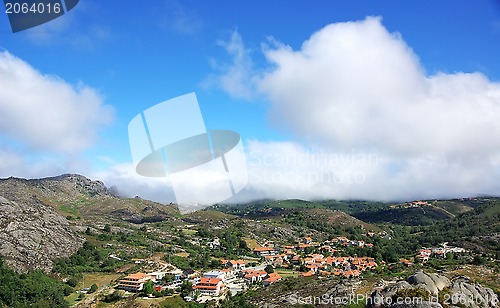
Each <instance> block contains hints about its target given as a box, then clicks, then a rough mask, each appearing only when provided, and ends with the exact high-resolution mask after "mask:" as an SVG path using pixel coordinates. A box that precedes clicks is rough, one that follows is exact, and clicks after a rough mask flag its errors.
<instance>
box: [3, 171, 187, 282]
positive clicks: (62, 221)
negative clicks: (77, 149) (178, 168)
mask: <svg viewBox="0 0 500 308" xmlns="http://www.w3.org/2000/svg"><path fill="white" fill-rule="evenodd" d="M178 215H179V213H178V211H177V209H176V208H175V206H173V205H162V204H159V203H155V202H151V201H147V200H143V199H140V198H134V199H124V198H120V197H117V196H115V195H113V194H112V193H111V192H110V191H109V190H108V189H107V188H106V186H105V185H104V184H103V183H102V182H100V181H92V180H90V179H87V178H85V177H83V176H81V175H74V174H66V175H61V176H57V177H51V178H45V179H35V180H26V179H18V178H12V177H11V178H8V179H1V180H0V254H1V255H2V256H4V258H5V263H6V264H7V265H9V266H10V267H12V268H13V269H15V270H16V271H19V272H25V271H27V270H33V269H42V270H44V271H49V270H50V269H51V268H52V266H53V263H54V260H56V259H59V258H63V257H69V256H71V255H72V254H74V253H75V252H76V251H77V250H78V249H79V248H80V247H81V246H82V244H83V242H84V238H83V236H82V235H81V234H79V233H78V231H80V232H81V231H82V230H85V229H86V228H88V227H89V226H92V228H98V227H99V226H104V225H107V224H119V223H120V222H124V223H126V222H129V223H136V224H137V223H143V222H154V221H165V220H176V219H177V218H175V216H178Z"/></svg>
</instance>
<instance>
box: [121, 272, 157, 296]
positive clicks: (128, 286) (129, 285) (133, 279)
mask: <svg viewBox="0 0 500 308" xmlns="http://www.w3.org/2000/svg"><path fill="white" fill-rule="evenodd" d="M148 280H151V276H150V275H148V274H144V273H135V274H130V275H128V276H126V277H124V278H123V279H120V281H119V283H118V286H117V288H118V289H122V290H126V291H134V292H137V291H141V290H142V287H143V286H144V283H145V282H146V281H148Z"/></svg>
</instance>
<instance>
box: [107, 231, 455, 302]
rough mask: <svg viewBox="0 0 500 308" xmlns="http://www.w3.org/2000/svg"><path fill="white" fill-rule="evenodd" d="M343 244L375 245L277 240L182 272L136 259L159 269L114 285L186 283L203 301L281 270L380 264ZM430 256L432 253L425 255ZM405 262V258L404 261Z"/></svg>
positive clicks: (136, 287) (297, 272)
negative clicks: (203, 267) (282, 242)
mask: <svg viewBox="0 0 500 308" xmlns="http://www.w3.org/2000/svg"><path fill="white" fill-rule="evenodd" d="M365 236H366V237H367V240H369V239H370V238H373V237H376V236H382V237H387V234H386V233H385V232H379V233H375V232H367V233H366V234H365ZM218 242H219V240H218V238H214V239H213V240H212V241H211V242H210V243H211V244H212V245H213V244H214V243H215V244H217V243H218ZM345 247H353V248H372V247H374V245H373V244H372V243H367V241H364V240H351V239H349V238H347V237H345V236H338V237H334V238H332V239H330V240H326V241H322V242H315V241H314V239H313V238H312V237H304V238H302V239H301V240H300V241H299V242H297V243H294V244H290V245H277V244H275V243H274V242H273V241H266V242H265V243H263V244H262V245H260V246H259V247H255V248H254V249H253V250H252V253H253V258H250V257H248V256H247V257H242V258H241V259H237V260H230V259H220V260H219V262H220V263H219V265H220V266H219V268H218V269H212V270H209V271H197V270H192V269H185V270H181V269H179V268H177V267H176V266H175V265H173V264H170V263H166V262H163V261H160V260H146V259H136V260H134V261H135V262H136V263H141V262H145V263H148V264H149V268H151V267H153V268H155V270H154V271H150V272H145V273H144V272H136V273H132V274H130V275H127V276H126V277H123V278H122V279H120V280H119V282H118V285H116V288H117V289H121V290H124V291H126V292H130V293H132V294H134V293H137V292H140V291H143V288H144V285H145V284H146V283H148V282H149V281H150V282H149V283H150V284H151V283H152V284H153V286H154V292H153V295H154V294H157V295H158V294H173V293H175V292H180V289H181V288H182V287H183V285H187V286H188V287H189V290H187V292H184V295H185V296H184V300H186V301H193V300H196V301H197V302H199V303H203V302H206V301H217V300H223V299H224V298H226V297H227V296H228V295H235V294H236V293H238V292H241V291H244V290H246V289H248V288H250V287H252V288H255V287H266V286H269V285H270V284H273V283H275V282H277V281H280V280H282V279H283V278H284V276H285V274H283V273H286V275H287V276H293V277H311V276H319V277H327V276H332V277H339V278H341V279H353V278H357V277H360V276H361V275H362V274H363V273H364V272H366V271H372V270H375V269H376V268H377V267H378V266H379V264H377V262H376V261H375V259H374V258H371V257H367V256H357V255H352V256H349V255H346V256H340V255H341V254H342V252H343V248H345ZM450 249H452V250H454V251H456V249H457V248H455V247H448V246H444V247H440V248H439V249H437V248H436V249H434V250H431V253H432V251H434V254H435V255H436V254H439V252H440V251H443V252H446V251H449V250H450ZM427 251H428V249H425V248H424V249H422V251H420V252H419V255H418V256H420V255H422V254H423V253H426V252H427ZM430 256H431V254H429V255H428V256H427V257H428V258H429V257H430ZM401 262H404V261H403V259H402V260H401ZM408 262H409V261H408ZM385 264H386V262H385V261H381V264H380V265H385ZM406 265H408V264H406ZM280 272H281V273H282V274H280Z"/></svg>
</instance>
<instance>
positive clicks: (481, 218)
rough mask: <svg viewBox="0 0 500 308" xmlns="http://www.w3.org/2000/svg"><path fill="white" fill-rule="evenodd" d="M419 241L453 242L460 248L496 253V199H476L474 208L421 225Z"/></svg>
mask: <svg viewBox="0 0 500 308" xmlns="http://www.w3.org/2000/svg"><path fill="white" fill-rule="evenodd" d="M422 230H423V231H424V233H425V234H426V236H425V238H424V237H423V238H421V239H420V241H421V242H422V243H425V242H429V243H432V244H433V243H438V242H444V241H449V242H454V243H456V244H458V245H460V246H462V247H464V248H467V249H471V250H476V251H483V252H494V253H496V254H497V255H498V256H500V199H499V198H478V199H476V202H475V204H474V208H473V209H472V210H470V211H467V212H465V213H463V214H460V215H457V216H456V217H454V218H453V219H449V220H446V221H441V222H435V223H434V224H432V225H430V226H426V227H424V228H422Z"/></svg>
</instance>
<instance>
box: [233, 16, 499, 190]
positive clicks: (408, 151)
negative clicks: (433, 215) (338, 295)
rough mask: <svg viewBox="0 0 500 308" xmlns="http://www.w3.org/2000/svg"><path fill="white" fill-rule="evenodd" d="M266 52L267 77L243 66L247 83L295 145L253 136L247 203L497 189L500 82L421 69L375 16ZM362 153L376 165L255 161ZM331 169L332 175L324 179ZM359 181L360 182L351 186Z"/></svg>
mask: <svg viewBox="0 0 500 308" xmlns="http://www.w3.org/2000/svg"><path fill="white" fill-rule="evenodd" d="M240 39H241V38H239V40H240ZM236 41H238V40H236ZM237 46H240V47H241V48H243V46H244V45H243V42H242V41H241V42H239V43H238V44H237ZM263 52H264V55H265V56H266V58H267V59H268V62H269V65H268V67H267V68H266V72H265V73H264V74H259V75H255V73H254V71H253V72H252V71H250V70H246V72H249V74H250V76H248V77H245V80H249V81H250V82H253V86H257V88H258V89H259V91H260V94H263V95H264V96H266V97H267V98H268V100H269V102H270V111H269V119H270V121H271V122H273V124H275V125H276V123H277V124H279V125H280V126H281V127H282V128H283V129H286V130H290V131H292V132H293V133H294V135H295V140H294V141H290V142H284V143H273V142H270V143H266V142H258V141H254V142H250V143H249V151H250V154H249V155H250V161H252V160H253V164H252V162H250V164H249V165H250V166H249V168H250V170H249V174H250V179H249V188H250V190H251V192H252V195H253V198H263V197H267V198H304V199H321V198H365V199H377V200H401V199H416V198H441V197H457V196H470V195H475V194H498V192H499V191H500V186H499V184H498V183H499V182H500V172H499V171H500V168H499V167H500V143H499V142H497V141H498V140H500V121H498V119H499V118H500V83H498V82H494V81H491V80H489V79H488V77H487V76H485V75H483V74H481V73H476V72H473V73H464V72H456V73H453V74H446V73H441V72H439V73H436V74H433V75H428V74H427V73H426V72H425V68H424V67H423V65H422V64H421V63H420V61H419V59H418V56H417V55H416V54H415V53H414V52H413V51H412V49H411V48H410V47H409V46H408V45H407V44H406V43H405V41H404V40H403V38H402V36H401V35H400V34H398V33H390V32H389V31H388V30H387V29H386V28H384V26H383V25H382V23H381V19H380V18H374V17H368V18H366V19H365V20H362V21H357V22H345V23H336V24H331V25H328V26H326V27H324V28H323V29H321V30H319V31H318V32H316V33H314V34H313V35H312V36H311V37H310V38H309V39H308V40H306V41H305V42H304V43H303V44H302V46H301V48H300V49H299V50H293V49H292V48H291V47H289V46H286V45H285V44H282V43H274V44H273V46H271V47H269V46H266V47H265V48H264V50H263ZM239 53H240V54H244V52H243V51H241V52H239ZM235 59H237V57H236V58H235ZM234 63H237V61H236V60H234ZM238 67H240V66H239V65H234V68H235V69H237V68H238ZM226 71H227V72H230V71H231V69H227V70H226ZM252 74H254V75H252ZM227 75H228V76H229V74H227ZM236 80H237V78H236ZM251 86H252V85H251ZM231 89H232V90H234V89H237V88H236V87H233V88H231ZM232 90H231V91H232ZM226 91H227V92H228V93H230V94H231V95H233V96H234V93H233V92H231V91H230V90H226ZM242 93H244V91H243V92H242ZM305 145H308V146H305ZM358 154H361V155H365V156H367V157H373V156H376V157H378V159H377V160H376V162H377V163H370V164H368V165H366V166H361V165H358V164H352V163H350V162H344V163H340V164H333V165H332V164H331V163H324V164H316V165H315V164H311V163H306V164H303V163H300V162H299V163H296V162H293V160H292V162H288V163H279V162H278V163H276V162H274V163H269V162H266V160H265V159H264V158H263V157H268V158H269V157H284V156H290V157H304V156H306V157H307V156H308V157H316V156H318V157H323V156H325V155H326V156H333V157H335V156H337V157H351V156H353V155H358ZM252 157H253V158H252ZM329 175H332V176H334V177H333V181H332V180H330V181H327V180H325V179H324V178H325V177H326V178H327V179H328V176H329ZM335 175H338V176H337V177H335ZM341 176H344V180H342V179H341ZM356 176H359V177H360V179H361V177H363V180H359V183H358V182H352V181H351V182H349V179H355V177H356ZM273 177H274V178H273ZM339 177H340V178H339Z"/></svg>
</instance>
